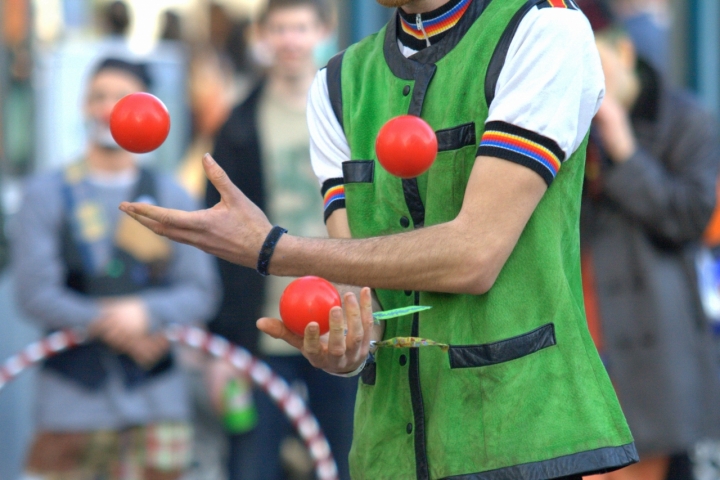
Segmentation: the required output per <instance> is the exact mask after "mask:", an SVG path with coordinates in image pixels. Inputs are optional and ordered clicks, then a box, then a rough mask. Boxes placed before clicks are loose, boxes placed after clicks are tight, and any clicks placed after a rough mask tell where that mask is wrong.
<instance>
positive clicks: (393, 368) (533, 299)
mask: <svg viewBox="0 0 720 480" xmlns="http://www.w3.org/2000/svg"><path fill="white" fill-rule="evenodd" d="M525 5H526V0H494V1H492V2H490V3H489V5H487V6H485V5H484V2H483V0H475V1H474V2H473V4H472V5H471V7H470V8H469V10H468V12H467V13H466V14H465V17H466V18H463V19H462V20H461V23H460V24H459V25H458V26H457V27H456V29H455V30H456V31H454V32H453V33H452V34H451V35H450V36H449V37H446V38H445V39H444V40H443V42H442V43H440V44H438V45H436V46H433V47H432V48H430V49H428V50H426V51H423V52H421V53H420V54H419V55H417V56H416V57H414V58H413V59H412V60H410V59H405V58H404V57H401V55H400V53H399V51H398V47H397V43H396V36H395V34H394V32H395V28H396V24H395V21H396V20H392V21H391V22H390V24H389V25H388V26H387V27H386V28H385V29H383V30H382V31H380V32H379V33H377V34H375V35H373V36H371V37H368V38H366V39H365V40H363V41H361V42H360V43H358V44H356V45H353V46H352V47H350V48H349V49H348V50H347V51H346V52H345V54H344V56H343V58H342V60H341V61H342V64H341V69H340V71H339V74H340V81H339V83H338V85H335V88H341V99H342V106H341V108H342V110H341V111H342V119H341V121H342V124H343V128H344V130H345V134H346V137H347V140H348V142H349V145H350V149H351V158H352V159H353V160H352V161H350V162H346V163H345V164H344V165H343V172H344V181H345V195H346V207H347V213H348V219H349V222H350V228H351V231H352V234H353V237H355V238H364V237H370V236H378V235H391V234H395V233H400V232H404V231H407V230H409V229H412V228H418V227H420V226H423V225H424V226H431V225H434V224H438V223H442V222H447V221H450V220H452V219H454V218H455V217H456V215H457V214H458V212H459V211H460V208H461V206H462V202H463V197H464V195H465V189H466V185H467V182H468V178H469V176H470V172H471V170H472V168H473V165H474V162H475V156H476V151H477V146H478V140H479V138H480V137H481V135H482V132H483V128H484V124H485V121H486V119H487V115H488V105H487V100H486V92H485V91H484V89H483V85H484V82H485V77H486V73H487V70H488V65H489V63H490V60H491V57H492V56H493V52H495V49H496V46H497V45H498V44H499V42H500V39H501V36H502V35H503V33H504V32H505V31H506V28H507V26H508V24H510V23H511V20H512V19H513V17H514V16H515V15H516V13H517V12H518V11H519V10H520V9H521V8H522V7H523V6H525ZM483 9H484V11H483ZM463 22H464V23H463ZM393 49H395V51H393ZM433 49H435V50H433ZM443 50H444V51H443ZM329 70H330V67H329ZM329 75H330V72H329ZM329 81H330V82H332V79H330V78H329ZM330 89H331V97H332V89H333V86H331V87H330ZM331 100H332V98H331ZM335 105H337V102H335ZM336 111H337V110H336ZM406 113H412V114H416V115H420V116H422V118H423V119H425V120H426V121H427V122H428V123H429V124H430V125H431V126H432V127H433V129H435V130H436V131H437V133H438V139H439V144H440V150H441V151H440V153H439V154H438V157H437V160H436V161H435V163H434V164H433V166H432V167H431V168H430V170H429V171H428V172H427V173H425V174H423V175H422V176H420V177H419V178H417V179H416V180H414V181H402V180H401V179H399V178H396V177H393V176H392V175H390V174H389V173H387V172H386V171H385V170H384V169H383V168H382V167H381V166H380V164H379V163H377V159H376V156H375V151H374V145H375V137H376V135H377V133H378V131H379V130H380V128H381V127H382V125H383V124H384V123H385V122H386V121H387V120H389V119H390V118H392V117H394V116H397V115H401V114H406ZM570 113H571V114H572V112H570ZM584 163H585V143H583V145H582V146H581V147H580V148H579V149H578V150H577V151H576V152H575V153H574V154H573V155H572V156H571V157H570V158H569V159H567V160H566V161H565V162H564V163H563V165H562V168H561V169H560V171H559V173H558V175H557V177H556V179H555V180H554V182H553V183H552V184H551V186H550V187H549V188H548V190H547V192H546V193H545V195H544V197H543V199H542V200H541V202H540V203H539V205H538V206H537V208H536V210H535V212H534V213H533V215H532V217H531V218H530V220H529V222H528V224H527V226H526V227H525V230H524V231H523V233H522V235H521V237H520V239H519V241H518V243H517V245H516V247H515V249H514V250H513V253H512V254H511V256H510V258H509V259H508V261H507V262H506V264H505V266H504V267H503V269H502V271H501V273H500V275H499V277H498V279H497V281H496V282H495V285H494V286H493V287H492V289H491V290H490V291H489V292H488V293H486V294H484V295H477V296H475V295H453V294H444V293H431V292H402V291H388V290H378V291H377V295H378V297H379V300H380V302H381V304H382V306H383V308H384V309H393V308H399V307H403V306H409V305H413V304H419V305H428V306H431V307H432V309H431V310H428V311H425V312H422V313H420V314H416V315H415V316H407V317H404V318H401V319H397V320H391V321H388V322H387V327H386V330H385V339H389V338H393V337H409V336H416V337H421V338H425V339H430V340H434V341H437V342H441V343H444V344H449V345H451V347H450V349H449V351H445V350H443V349H441V348H437V347H422V348H414V349H409V348H405V349H397V348H380V349H379V350H378V351H377V353H376V362H375V364H372V365H370V366H369V367H366V371H364V372H363V376H362V380H361V381H360V387H359V393H358V397H357V406H356V410H355V437H354V442H353V447H352V451H351V454H350V460H351V471H352V476H353V478H355V479H373V480H376V479H384V478H387V479H410V478H431V479H436V478H445V477H451V476H460V477H459V478H468V479H469V478H473V479H537V480H545V479H547V478H556V477H561V476H565V475H571V474H575V473H587V472H595V471H607V470H613V469H616V468H618V467H621V466H624V465H627V464H629V463H633V462H634V461H636V459H637V454H636V453H635V448H634V446H633V443H632V442H633V440H632V436H631V434H630V431H629V429H628V426H627V424H626V422H625V419H624V417H623V414H622V411H621V410H620V406H619V404H618V401H617V398H616V396H615V393H614V391H613V388H612V385H611V383H610V380H609V378H608V376H607V374H606V372H605V369H604V367H603V365H602V363H601V361H600V358H599V356H598V354H597V351H596V349H595V347H594V345H593V342H592V340H591V338H590V335H589V333H588V329H587V326H586V320H585V313H584V306H583V296H582V288H581V277H580V248H579V209H580V194H581V189H582V183H583V171H584ZM438 248H442V245H438Z"/></svg>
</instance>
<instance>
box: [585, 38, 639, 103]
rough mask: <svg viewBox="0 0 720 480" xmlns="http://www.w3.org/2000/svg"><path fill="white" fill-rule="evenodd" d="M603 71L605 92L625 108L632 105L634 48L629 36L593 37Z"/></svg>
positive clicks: (633, 92)
mask: <svg viewBox="0 0 720 480" xmlns="http://www.w3.org/2000/svg"><path fill="white" fill-rule="evenodd" d="M595 44H596V45H597V48H598V52H599V53H600V62H601V63H602V68H603V73H604V74H605V94H606V96H608V97H611V98H613V99H615V100H617V101H618V102H620V103H621V104H622V105H624V106H625V107H627V108H630V107H631V106H632V103H633V102H634V100H635V99H634V94H635V90H634V88H635V63H636V60H637V57H636V56H635V48H634V46H633V44H632V42H631V41H630V39H629V38H627V37H625V36H621V37H618V38H607V37H604V36H603V35H598V36H597V37H596V39H595Z"/></svg>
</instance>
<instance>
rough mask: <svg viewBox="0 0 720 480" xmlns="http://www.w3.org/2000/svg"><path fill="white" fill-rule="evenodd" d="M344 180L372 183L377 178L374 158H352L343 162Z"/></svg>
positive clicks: (346, 181) (347, 181)
mask: <svg viewBox="0 0 720 480" xmlns="http://www.w3.org/2000/svg"><path fill="white" fill-rule="evenodd" d="M342 171H343V180H344V182H345V183H346V184H347V183H372V182H373V181H374V180H375V161H374V160H350V161H349V162H343V164H342Z"/></svg>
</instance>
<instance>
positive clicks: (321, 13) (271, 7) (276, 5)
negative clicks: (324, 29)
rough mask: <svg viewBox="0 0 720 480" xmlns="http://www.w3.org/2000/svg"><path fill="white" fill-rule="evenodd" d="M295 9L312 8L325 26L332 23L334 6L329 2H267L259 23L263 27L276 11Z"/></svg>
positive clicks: (300, 0) (270, 0)
mask: <svg viewBox="0 0 720 480" xmlns="http://www.w3.org/2000/svg"><path fill="white" fill-rule="evenodd" d="M294 7H311V8H312V9H314V10H315V13H317V16H318V18H319V19H320V21H321V22H322V23H323V24H325V25H329V24H330V23H332V6H331V5H330V4H329V3H328V1H327V0H267V2H266V3H265V6H264V7H263V9H262V10H261V11H260V15H259V16H258V23H260V25H262V24H264V23H265V22H267V19H268V17H269V16H270V14H271V13H272V12H274V11H275V10H280V9H283V8H294Z"/></svg>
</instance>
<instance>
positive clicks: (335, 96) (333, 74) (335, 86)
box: [326, 50, 345, 128]
mask: <svg viewBox="0 0 720 480" xmlns="http://www.w3.org/2000/svg"><path fill="white" fill-rule="evenodd" d="M344 56H345V50H343V51H342V52H340V53H338V54H336V55H335V56H334V57H332V58H331V59H330V61H329V62H328V64H327V67H326V68H327V72H326V73H327V87H328V96H329V97H330V105H331V106H332V109H333V112H334V113H335V117H336V118H337V120H338V122H340V126H341V127H343V128H345V122H343V100H342V61H343V57H344Z"/></svg>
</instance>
